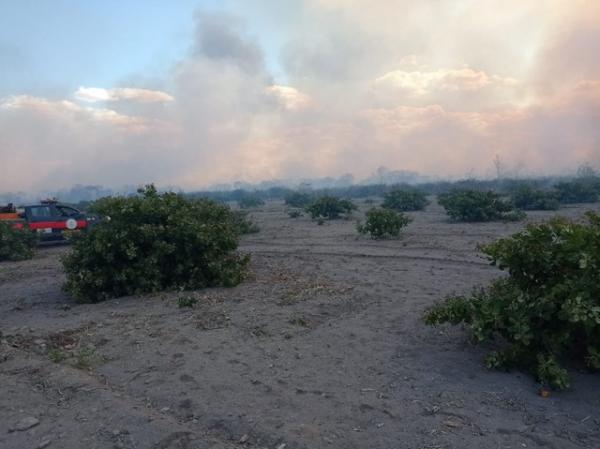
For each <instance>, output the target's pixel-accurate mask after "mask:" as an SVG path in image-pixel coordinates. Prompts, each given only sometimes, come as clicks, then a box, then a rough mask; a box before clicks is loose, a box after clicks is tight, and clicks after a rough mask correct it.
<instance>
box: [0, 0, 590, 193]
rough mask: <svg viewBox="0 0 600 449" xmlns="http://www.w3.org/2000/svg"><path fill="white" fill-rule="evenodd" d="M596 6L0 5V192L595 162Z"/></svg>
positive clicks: (28, 1) (485, 1) (470, 0)
mask: <svg viewBox="0 0 600 449" xmlns="http://www.w3.org/2000/svg"><path fill="white" fill-rule="evenodd" d="M599 55H600V2H598V1H597V0H545V1H543V2H542V1H539V0H518V1H517V0H452V1H450V0H422V1H419V2H415V1H412V0H370V1H366V0H303V1H301V0H287V1H279V0H238V1H235V0H221V1H217V0H211V1H209V0H206V1H198V0H196V1H192V0H177V1H173V2H164V1H159V0H127V1H124V0H119V1H117V0H103V1H92V0H90V1H81V0H78V1H76V0H53V1H50V0H35V1H34V0H19V1H15V0H0V192H2V191H3V192H7V191H17V190H25V191H27V190H39V189H49V188H65V187H69V186H71V185H74V184H99V185H104V186H109V187H118V186H123V185H135V184H143V183H148V182H155V183H157V184H158V185H171V186H179V187H182V188H185V189H194V188H202V187H206V186H209V185H212V184H216V183H226V182H234V181H246V182H259V181H262V180H272V179H290V180H294V179H301V178H309V177H322V176H341V175H343V174H346V173H351V174H353V175H355V177H356V178H357V179H360V178H361V177H367V176H369V175H370V174H372V173H373V172H375V171H376V170H377V168H378V167H387V168H388V169H392V170H411V171H417V172H420V173H423V174H424V175H429V176H435V177H443V178H446V177H448V178H456V177H462V176H481V177H485V176H492V175H493V174H495V173H496V171H495V170H496V168H495V166H494V159H495V158H496V160H499V161H501V165H502V169H503V171H504V172H505V173H506V174H510V175H514V176H529V175H541V174H556V173H565V172H569V171H574V170H575V169H576V168H577V166H578V165H580V164H590V165H592V166H594V167H599V166H600V58H599V57H598V56H599Z"/></svg>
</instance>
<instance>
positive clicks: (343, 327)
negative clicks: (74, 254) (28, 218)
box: [0, 203, 600, 449]
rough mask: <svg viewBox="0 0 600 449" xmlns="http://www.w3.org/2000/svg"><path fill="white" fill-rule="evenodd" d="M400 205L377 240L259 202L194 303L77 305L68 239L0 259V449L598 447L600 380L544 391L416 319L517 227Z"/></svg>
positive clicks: (162, 298)
mask: <svg viewBox="0 0 600 449" xmlns="http://www.w3.org/2000/svg"><path fill="white" fill-rule="evenodd" d="M366 208H367V206H366V205H364V204H361V211H360V212H359V213H357V214H356V216H357V217H360V216H361V215H362V213H363V212H364V211H365V210H366ZM590 209H591V210H596V211H600V205H598V204H596V205H592V206H587V205H586V206H585V207H583V206H573V207H568V208H565V209H562V210H560V211H559V212H558V213H556V212H532V213H529V217H528V219H527V220H528V221H539V220H544V219H547V218H549V217H551V216H553V215H556V214H560V215H563V216H568V217H571V218H578V217H580V216H582V215H583V213H584V212H585V211H586V210H590ZM409 215H410V216H412V217H413V218H414V222H413V223H411V224H410V225H409V226H408V228H406V229H405V230H404V233H403V237H402V238H400V239H399V240H389V241H373V240H369V239H367V238H365V237H360V236H358V234H357V232H356V229H355V222H354V221H350V220H348V221H345V220H337V221H332V222H329V223H325V224H324V225H323V226H318V225H317V224H316V223H314V222H311V221H310V219H309V218H307V217H302V218H298V219H290V218H288V216H287V214H286V212H285V209H284V207H283V205H282V204H281V203H268V204H267V205H266V206H264V207H262V208H261V209H260V210H259V211H256V212H254V213H253V216H254V219H255V221H256V222H257V223H258V224H259V226H260V227H261V232H260V233H258V234H254V235H250V236H246V237H244V239H243V241H242V245H241V248H240V249H241V250H242V251H244V252H248V253H250V254H251V255H252V263H251V269H252V276H251V278H250V279H249V280H247V281H246V282H244V283H243V284H242V285H240V286H238V287H236V288H232V289H208V290H203V291H198V292H192V293H191V295H192V296H194V297H196V298H198V303H197V305H196V307H194V308H179V307H178V305H177V298H178V297H180V296H184V295H185V296H187V295H189V293H187V292H186V293H183V294H180V293H177V292H170V293H165V294H156V295H151V296H145V297H141V298H140V297H130V298H121V299H118V300H112V301H107V302H104V303H101V304H96V305H78V304H75V303H73V302H72V301H71V300H70V299H69V298H68V296H67V295H66V294H65V293H63V292H62V291H61V289H60V286H61V283H62V282H63V275H62V271H61V265H60V262H59V257H60V256H61V254H63V253H65V252H66V251H68V247H66V246H52V247H45V248H43V249H42V250H40V251H39V252H38V254H37V255H36V257H35V258H34V259H33V260H29V261H24V262H4V263H2V264H0V332H1V333H2V335H1V340H2V343H1V346H0V383H1V390H0V391H1V394H0V448H2V449H13V448H14V449H17V448H19V449H21V448H42V447H49V448H61V449H78V448H86V449H93V448H132V449H133V448H136V449H138V448H140V449H142V448H156V449H159V448H160V449H175V448H189V449H195V448H215V449H220V448H244V447H248V448H273V449H276V448H279V449H283V448H285V449H296V448H298V449H299V448H307V449H308V448H340V449H341V448H343V449H351V448H372V449H376V448H377V449H379V448H381V449H383V448H416V449H426V448H427V449H434V448H489V449H492V448H499V449H500V448H515V449H516V448H538V447H539V448H542V447H543V448H556V449H569V448H590V449H598V448H600V376H597V375H595V376H594V375H590V374H585V373H577V372H574V373H572V381H573V388H572V389H571V390H569V391H567V392H563V393H553V394H552V395H551V396H550V397H549V398H541V397H540V396H538V395H537V394H536V393H537V386H536V384H535V381H534V380H533V379H532V378H531V377H530V376H529V375H527V374H523V373H518V372H512V373H508V374H507V373H499V372H493V371H488V370H486V369H485V368H484V367H483V364H482V358H483V354H484V353H485V350H486V348H482V347H474V346H472V345H471V344H470V343H469V341H468V339H467V337H466V334H465V332H464V331H463V330H461V329H460V328H449V327H443V328H431V327H427V326H425V325H424V324H423V323H422V321H421V317H422V314H423V312H424V310H425V309H426V308H427V307H429V306H431V305H432V304H434V303H435V302H436V301H438V300H440V299H442V298H443V297H444V296H446V295H448V294H451V293H467V292H469V291H470V290H471V289H472V288H473V287H475V286H476V285H479V284H484V283H486V282H488V281H489V280H491V279H493V278H494V277H496V276H499V275H500V272H499V271H498V270H497V269H496V268H494V267H490V266H489V264H488V263H487V261H486V260H485V259H483V258H481V256H479V255H478V253H477V251H476V245H477V244H478V243H483V242H488V241H490V240H493V239H495V238H497V237H501V236H506V235H509V234H511V233H513V232H515V231H517V230H519V229H520V228H521V227H522V226H523V223H482V224H464V223H449V222H448V221H447V218H446V216H445V214H444V213H443V210H442V209H441V208H440V207H439V206H437V205H436V204H432V205H430V206H429V207H428V208H427V209H426V210H425V211H424V212H416V213H410V214H409ZM28 417H33V418H35V420H36V421H39V423H38V422H36V421H33V420H32V421H31V422H27V421H25V422H21V424H22V427H28V426H29V425H32V427H31V428H30V429H28V430H16V429H15V428H16V427H18V423H19V422H20V421H21V420H23V419H24V418H28Z"/></svg>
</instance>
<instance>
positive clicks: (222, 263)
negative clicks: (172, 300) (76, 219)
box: [62, 186, 248, 302]
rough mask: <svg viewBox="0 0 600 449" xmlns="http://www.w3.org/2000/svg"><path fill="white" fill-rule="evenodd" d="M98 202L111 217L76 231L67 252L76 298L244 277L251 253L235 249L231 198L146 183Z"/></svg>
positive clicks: (71, 288)
mask: <svg viewBox="0 0 600 449" xmlns="http://www.w3.org/2000/svg"><path fill="white" fill-rule="evenodd" d="M93 210H94V211H95V212H96V213H98V214H100V215H101V216H103V217H106V218H105V219H104V220H102V221H101V222H100V223H99V224H98V225H97V226H95V227H94V228H93V229H91V230H90V232H89V233H87V234H82V235H80V236H75V237H74V239H73V247H72V251H71V252H70V253H68V254H67V255H66V256H65V257H64V258H63V260H62V262H63V266H64V269H65V272H66V276H67V281H66V284H65V286H64V287H65V290H66V291H68V292H69V293H71V294H72V295H73V296H74V297H75V298H76V299H77V300H78V301H81V302H98V301H102V300H104V299H108V298H114V297H119V296H124V295H133V294H141V293H148V292H155V291H159V290H163V289H169V288H181V289H195V288H203V287H210V286H233V285H236V284H238V283H240V282H241V281H242V279H243V278H244V275H245V268H246V265H247V262H248V257H247V256H240V255H239V254H238V253H236V251H235V250H236V248H237V245H238V238H239V229H238V228H237V225H236V224H235V222H234V220H233V216H232V213H231V211H230V209H229V208H228V207H227V206H224V205H220V204H217V203H215V202H213V201H210V200H206V199H199V200H188V199H186V198H185V197H184V196H182V195H180V194H176V193H163V194H159V193H157V191H156V189H155V188H154V186H147V187H146V188H145V189H140V190H139V194H138V195H137V196H130V197H109V198H103V199H101V200H98V201H97V202H96V203H95V204H94V206H93ZM108 218H110V219H108Z"/></svg>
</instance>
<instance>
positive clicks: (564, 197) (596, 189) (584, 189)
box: [554, 179, 600, 204]
mask: <svg viewBox="0 0 600 449" xmlns="http://www.w3.org/2000/svg"><path fill="white" fill-rule="evenodd" d="M554 188H555V189H556V191H557V194H558V199H559V201H560V202H561V203H564V204H573V203H595V202H596V201H598V195H600V182H598V183H596V182H594V180H593V179H576V180H574V181H565V182H559V183H558V184H556V185H555V186H554Z"/></svg>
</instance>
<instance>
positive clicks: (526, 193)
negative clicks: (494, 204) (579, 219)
mask: <svg viewBox="0 0 600 449" xmlns="http://www.w3.org/2000/svg"><path fill="white" fill-rule="evenodd" d="M511 201H512V203H513V204H514V205H515V207H517V208H518V209H521V210H558V208H559V207H560V203H559V201H558V198H557V195H556V193H554V192H545V191H543V190H537V189H534V188H533V187H531V186H527V185H524V186H521V187H519V188H517V189H516V190H515V191H514V192H513V193H512V194H511Z"/></svg>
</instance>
